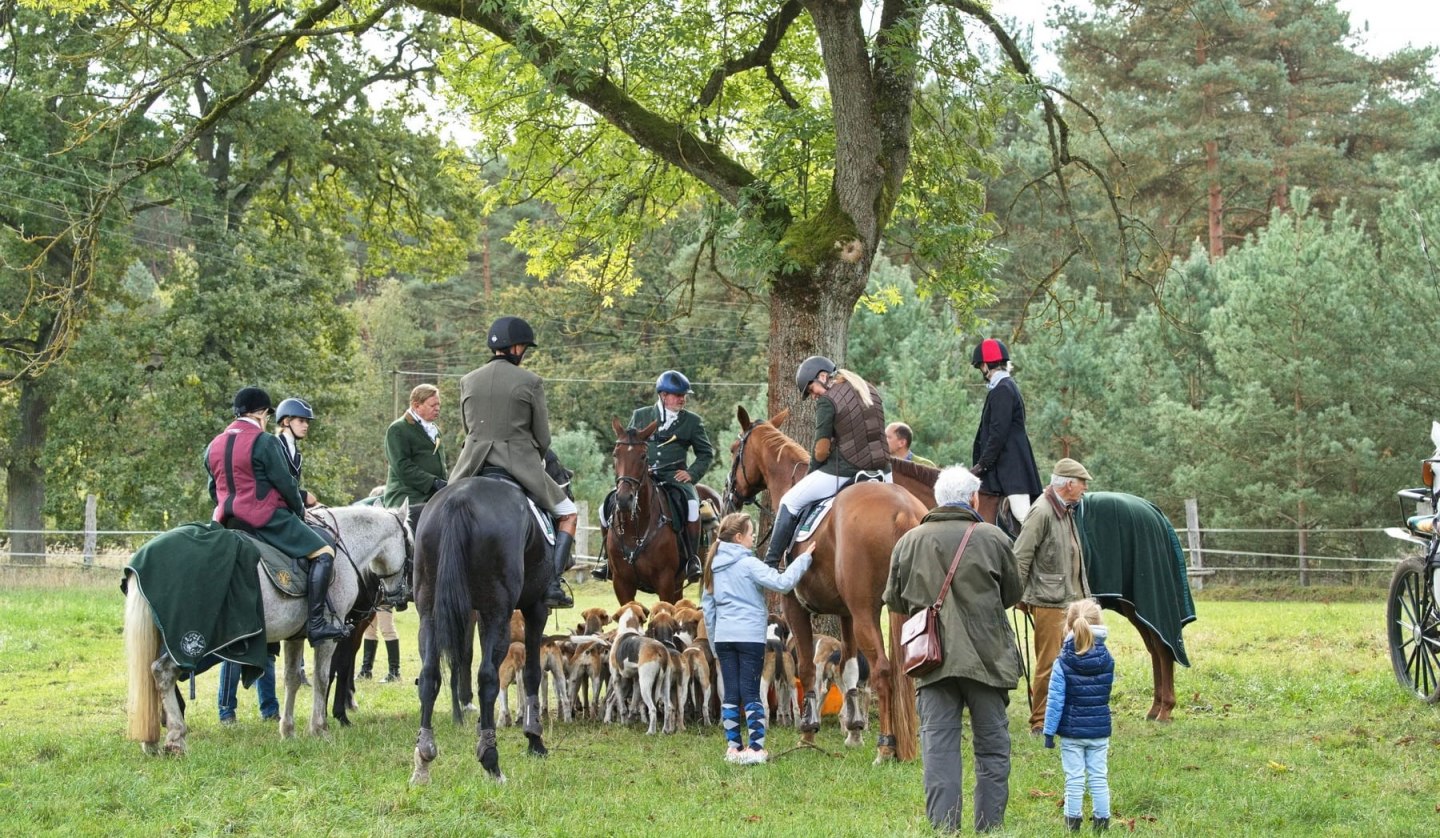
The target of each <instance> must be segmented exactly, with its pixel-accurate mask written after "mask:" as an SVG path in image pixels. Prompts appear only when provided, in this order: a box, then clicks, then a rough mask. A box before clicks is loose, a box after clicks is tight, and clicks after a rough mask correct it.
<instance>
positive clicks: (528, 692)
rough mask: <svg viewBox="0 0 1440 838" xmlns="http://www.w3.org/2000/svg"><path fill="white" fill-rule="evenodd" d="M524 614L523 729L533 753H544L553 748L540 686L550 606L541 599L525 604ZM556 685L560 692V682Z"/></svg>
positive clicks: (547, 753) (541, 755) (546, 754)
mask: <svg viewBox="0 0 1440 838" xmlns="http://www.w3.org/2000/svg"><path fill="white" fill-rule="evenodd" d="M521 614H522V615H523V616H524V617H525V673H524V675H525V677H524V686H525V720H524V722H523V723H522V724H521V727H520V729H521V730H522V731H524V733H525V738H526V739H527V740H529V743H530V745H529V747H530V751H529V752H530V755H531V756H537V757H544V756H549V755H550V752H549V751H548V750H546V749H545V727H544V724H543V722H542V720H541V711H540V688H541V686H542V684H541V681H542V679H543V678H544V673H543V672H541V671H540V644H541V642H542V641H543V640H544V635H545V620H546V619H547V618H549V616H550V608H549V606H547V605H546V604H545V602H544V601H543V600H541V601H538V602H534V603H531V604H530V605H528V606H526V607H524V608H522V609H521ZM555 688H556V691H557V694H558V691H559V689H560V683H559V682H557V683H556V686H555ZM557 701H558V698H557Z"/></svg>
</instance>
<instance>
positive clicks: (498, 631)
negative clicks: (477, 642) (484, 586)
mask: <svg viewBox="0 0 1440 838" xmlns="http://www.w3.org/2000/svg"><path fill="white" fill-rule="evenodd" d="M480 626H481V633H482V634H481V637H482V642H481V649H480V678H479V686H480V720H479V721H478V722H476V724H475V732H476V733H477V734H478V736H479V740H478V741H477V742H476V743H475V757H476V759H478V760H480V765H481V766H482V767H484V769H485V771H486V772H487V773H488V774H489V775H490V776H491V777H493V778H494V779H495V780H496V781H497V782H501V783H503V782H505V773H504V772H503V771H501V770H500V751H499V748H498V747H497V746H496V739H495V698H496V697H497V696H498V695H499V693H500V672H499V669H500V661H501V660H503V659H504V657H505V652H506V650H507V649H509V648H510V609H508V608H506V609H504V610H501V611H499V612H498V613H495V614H490V615H482V616H481V618H480ZM527 634H528V632H527ZM530 664H531V661H530V660H526V661H525V665H526V667H529V666H530Z"/></svg>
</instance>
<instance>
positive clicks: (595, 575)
mask: <svg viewBox="0 0 1440 838" xmlns="http://www.w3.org/2000/svg"><path fill="white" fill-rule="evenodd" d="M602 558H603V557H602ZM590 578H592V579H595V580H597V581H600V582H609V581H610V562H609V560H608V559H607V560H606V561H604V562H601V563H600V564H598V565H596V566H595V567H592V568H590Z"/></svg>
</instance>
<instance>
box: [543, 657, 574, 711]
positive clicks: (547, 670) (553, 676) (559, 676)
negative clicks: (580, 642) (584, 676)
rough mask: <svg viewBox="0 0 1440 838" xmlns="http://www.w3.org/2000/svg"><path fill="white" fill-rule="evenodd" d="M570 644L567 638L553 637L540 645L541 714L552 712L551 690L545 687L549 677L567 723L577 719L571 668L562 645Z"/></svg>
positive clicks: (556, 701)
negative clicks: (571, 688) (570, 675)
mask: <svg viewBox="0 0 1440 838" xmlns="http://www.w3.org/2000/svg"><path fill="white" fill-rule="evenodd" d="M568 642H569V638H567V637H554V636H551V637H546V638H545V639H544V640H543V641H541V643H540V712H541V713H543V714H547V715H548V714H549V712H550V690H548V689H546V687H545V684H546V677H545V676H547V675H548V676H550V677H549V682H550V685H551V686H552V687H554V689H555V703H556V704H558V705H559V706H560V718H561V719H563V720H564V721H567V722H568V721H572V720H574V718H575V713H574V709H573V705H572V704H571V701H570V681H569V667H568V666H567V665H566V661H565V651H564V649H563V648H562V644H564V643H568Z"/></svg>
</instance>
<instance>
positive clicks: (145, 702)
mask: <svg viewBox="0 0 1440 838" xmlns="http://www.w3.org/2000/svg"><path fill="white" fill-rule="evenodd" d="M324 514H325V516H326V517H328V518H329V520H330V521H331V522H333V524H334V525H335V530H336V532H337V534H338V546H339V549H338V550H337V551H336V553H337V556H336V559H335V565H334V567H335V570H334V574H333V576H332V578H331V580H330V588H329V591H328V593H327V598H328V600H329V602H330V605H331V607H332V608H334V609H335V612H336V613H339V614H345V613H347V612H348V611H350V608H351V606H352V604H353V603H354V602H355V600H356V597H357V595H358V593H359V590H360V574H361V572H362V571H363V570H365V569H368V570H370V571H372V572H373V573H374V574H375V575H376V576H378V577H380V580H381V583H382V585H383V588H384V595H385V598H386V600H387V601H389V602H390V603H392V604H393V605H395V606H396V607H402V606H403V605H404V603H405V602H406V600H407V599H408V597H409V587H408V580H407V578H406V573H405V568H406V562H407V559H408V558H409V556H410V553H411V551H412V549H413V547H414V538H413V536H412V535H411V532H410V525H409V524H408V523H407V522H406V510H405V509H403V508H402V509H383V508H380V507H370V506H344V507H337V508H333V509H327V510H325V513H324ZM235 537H236V538H238V537H239V536H238V535H237V536H235ZM347 557H348V560H347ZM132 573H133V571H130V570H127V575H128V574H132ZM256 573H257V574H259V579H260V594H261V601H262V604H263V608H264V614H265V639H266V640H267V641H269V642H276V641H284V645H285V705H284V707H283V709H282V710H281V715H280V735H281V736H282V737H284V738H287V739H288V738H290V737H292V736H294V735H295V694H296V692H297V691H298V690H299V688H300V660H301V655H303V654H304V651H305V650H304V645H303V644H304V643H305V622H306V619H307V618H308V616H309V606H308V604H307V602H306V599H305V597H303V596H301V597H291V596H287V595H285V594H282V593H281V592H280V591H279V590H278V589H277V588H276V587H275V585H274V583H272V582H271V581H270V576H269V574H268V573H266V571H265V568H264V566H263V565H260V566H257V568H256ZM130 581H133V580H130ZM125 596H126V600H125V628H124V638H125V658H126V666H127V671H128V677H129V686H128V701H127V715H128V725H127V730H128V736H129V738H130V739H133V740H136V741H138V742H140V744H141V747H142V749H143V750H144V751H145V752H146V753H149V754H155V753H158V752H159V751H160V747H159V746H157V740H158V739H159V736H160V726H161V724H162V723H163V724H164V726H165V728H166V734H165V742H164V745H163V750H164V752H166V753H169V754H177V755H178V754H184V753H185V750H186V744H185V734H186V732H187V727H186V725H185V711H184V708H183V707H182V706H181V703H180V698H179V691H178V690H177V689H176V688H175V685H176V683H177V682H178V681H179V680H181V679H182V676H185V677H190V676H193V675H194V673H193V672H188V673H187V671H186V670H183V669H182V668H181V667H180V666H179V665H178V664H176V662H175V660H174V658H172V657H171V655H170V652H169V651H168V649H167V648H166V647H165V641H164V638H162V637H161V634H160V630H159V628H157V627H156V625H155V614H154V611H153V610H152V609H151V607H150V603H149V602H148V601H147V600H146V599H145V596H144V594H143V593H142V592H141V590H140V585H139V584H129V585H127V591H126V595H125ZM334 650H335V641H334V640H326V641H322V642H320V643H317V644H316V645H315V650H314V655H315V658H314V663H313V666H312V668H311V670H310V677H311V679H312V681H311V683H312V684H314V700H313V702H312V707H311V712H310V726H309V731H310V733H311V735H321V734H324V733H327V732H328V730H329V728H328V725H327V719H326V707H325V704H326V699H327V697H328V693H329V687H330V659H331V656H332V655H333V653H334Z"/></svg>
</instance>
